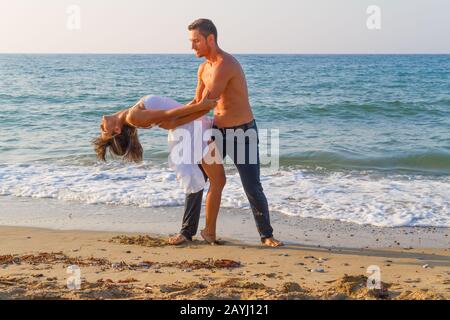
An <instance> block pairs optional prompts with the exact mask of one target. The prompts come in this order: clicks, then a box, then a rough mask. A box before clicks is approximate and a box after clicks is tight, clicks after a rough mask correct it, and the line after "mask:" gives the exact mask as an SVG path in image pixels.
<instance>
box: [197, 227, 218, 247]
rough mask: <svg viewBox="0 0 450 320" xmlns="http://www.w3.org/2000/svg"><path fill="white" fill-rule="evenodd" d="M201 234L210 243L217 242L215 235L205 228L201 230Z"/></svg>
mask: <svg viewBox="0 0 450 320" xmlns="http://www.w3.org/2000/svg"><path fill="white" fill-rule="evenodd" d="M200 235H201V236H202V238H203V240H205V241H206V242H208V243H209V244H210V245H215V244H217V243H216V236H215V235H211V234H208V233H206V231H205V230H202V231H200Z"/></svg>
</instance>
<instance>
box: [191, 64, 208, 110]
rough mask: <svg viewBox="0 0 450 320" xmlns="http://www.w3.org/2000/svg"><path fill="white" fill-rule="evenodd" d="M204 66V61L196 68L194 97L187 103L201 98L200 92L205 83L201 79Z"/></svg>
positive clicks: (195, 101)
mask: <svg viewBox="0 0 450 320" xmlns="http://www.w3.org/2000/svg"><path fill="white" fill-rule="evenodd" d="M204 68H205V62H203V63H202V64H201V65H200V66H199V67H198V70H197V87H196V88H195V97H194V99H193V100H192V101H191V102H189V103H188V104H187V105H188V106H189V105H192V104H195V103H197V102H198V101H200V100H202V94H203V90H205V85H204V83H203V81H202V73H203V69H204Z"/></svg>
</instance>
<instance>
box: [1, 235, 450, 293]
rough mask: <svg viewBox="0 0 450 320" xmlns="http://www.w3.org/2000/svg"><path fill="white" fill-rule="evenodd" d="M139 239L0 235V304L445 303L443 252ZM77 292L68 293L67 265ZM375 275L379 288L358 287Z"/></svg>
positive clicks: (448, 277)
mask: <svg viewBox="0 0 450 320" xmlns="http://www.w3.org/2000/svg"><path fill="white" fill-rule="evenodd" d="M165 240H166V238H165V237H161V236H152V235H148V234H143V233H117V232H101V231H70V230H64V231H57V230H49V229H39V228H24V227H0V299H449V298H450V254H449V249H448V248H436V249H432V248H401V247H398V248H355V249H351V248H345V247H324V246H310V245H302V244H294V243H289V244H288V245H287V246H285V247H283V248H264V247H262V246H260V245H258V244H254V243H251V244H249V243H243V242H239V241H237V240H233V239H225V240H224V242H223V244H222V245H220V246H210V245H207V244H205V243H204V242H202V241H200V240H198V239H197V240H195V241H193V242H191V243H189V244H187V245H183V246H180V247H173V246H168V245H167V244H166V241H165ZM70 265H77V266H78V267H79V268H80V270H81V288H80V289H79V290H72V289H68V288H67V279H68V277H70V275H69V274H68V273H67V267H68V266H70ZM371 265H375V266H378V267H379V268H380V276H381V281H382V283H381V289H376V288H375V289H369V288H368V287H367V277H368V276H370V274H369V273H367V268H368V267H369V266H371Z"/></svg>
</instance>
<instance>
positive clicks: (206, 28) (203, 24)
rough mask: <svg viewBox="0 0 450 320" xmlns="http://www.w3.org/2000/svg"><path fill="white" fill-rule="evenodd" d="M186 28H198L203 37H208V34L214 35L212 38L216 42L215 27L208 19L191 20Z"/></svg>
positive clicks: (190, 29)
mask: <svg viewBox="0 0 450 320" xmlns="http://www.w3.org/2000/svg"><path fill="white" fill-rule="evenodd" d="M188 30H189V31H192V30H198V31H199V32H200V33H201V35H202V36H204V37H205V38H208V36H209V35H210V34H213V35H214V39H215V40H216V43H217V28H216V26H215V25H214V23H213V22H212V21H211V20H209V19H197V20H195V21H194V22H192V23H191V24H190V25H189V26H188Z"/></svg>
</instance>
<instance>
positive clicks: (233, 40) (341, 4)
mask: <svg viewBox="0 0 450 320" xmlns="http://www.w3.org/2000/svg"><path fill="white" fill-rule="evenodd" d="M70 5H78V6H79V8H80V10H81V11H80V22H81V24H80V27H81V28H80V29H77V30H70V29H69V28H68V27H67V22H68V20H69V19H70V17H73V16H70V15H69V14H68V13H67V12H66V10H67V8H68V7H69V6H70ZM369 5H377V6H379V7H380V9H381V29H380V30H369V29H368V28H367V26H366V21H367V18H368V17H369V15H368V14H367V13H366V9H367V7H368V6H369ZM199 17H202V18H210V19H212V20H213V21H214V23H215V24H216V26H217V28H218V30H219V44H220V46H221V47H222V48H223V49H224V50H226V51H229V52H231V53H450V18H449V17H450V1H449V0H308V1H307V0H220V1H217V0H109V1H107V0H0V53H19V52H20V53H22V52H24V53H190V52H191V50H190V43H189V40H188V32H187V28H186V27H187V25H188V24H189V23H190V22H192V21H193V20H195V19H196V18H199ZM70 21H74V20H73V19H72V20H70ZM72 25H73V24H72Z"/></svg>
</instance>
